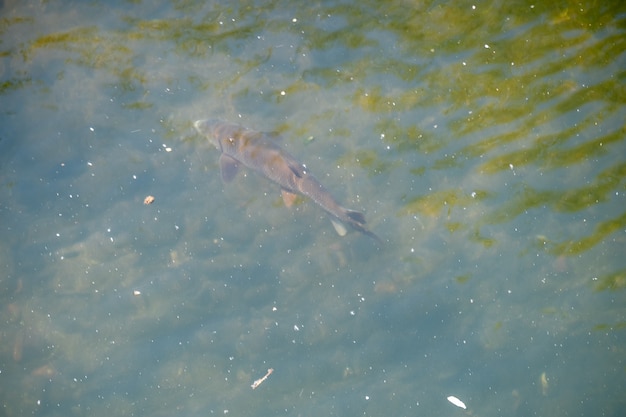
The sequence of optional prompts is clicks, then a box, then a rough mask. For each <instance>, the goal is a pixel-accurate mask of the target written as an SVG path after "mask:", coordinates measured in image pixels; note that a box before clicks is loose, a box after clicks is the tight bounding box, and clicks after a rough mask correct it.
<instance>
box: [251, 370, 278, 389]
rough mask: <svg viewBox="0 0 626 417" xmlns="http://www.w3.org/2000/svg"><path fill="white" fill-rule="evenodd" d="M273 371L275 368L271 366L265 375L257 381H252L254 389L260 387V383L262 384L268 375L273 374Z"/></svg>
mask: <svg viewBox="0 0 626 417" xmlns="http://www.w3.org/2000/svg"><path fill="white" fill-rule="evenodd" d="M272 372H274V369H273V368H270V369H268V370H267V373H266V374H265V375H263V376H262V377H261V378H259V379H257V380H256V381H254V382H253V383H252V385H250V386H251V387H252V389H256V387H258V386H259V385H261V384H262V383H263V381H265V380H266V379H267V377H268V376H270V375H271V374H272Z"/></svg>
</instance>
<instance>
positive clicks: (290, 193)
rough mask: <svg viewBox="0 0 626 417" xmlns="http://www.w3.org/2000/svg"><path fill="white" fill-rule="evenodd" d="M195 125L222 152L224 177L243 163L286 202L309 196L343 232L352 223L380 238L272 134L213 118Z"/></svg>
mask: <svg viewBox="0 0 626 417" xmlns="http://www.w3.org/2000/svg"><path fill="white" fill-rule="evenodd" d="M194 126H195V128H196V130H197V131H198V132H199V133H200V134H202V135H204V136H205V137H206V138H207V139H209V141H210V142H211V143H213V144H214V145H215V146H216V147H217V149H219V150H220V151H221V152H222V154H221V156H220V170H221V173H222V178H223V179H224V181H227V182H228V181H230V180H232V179H233V178H234V176H235V175H236V174H237V170H238V168H239V165H244V166H246V167H247V168H249V169H252V170H253V171H256V172H258V173H259V174H261V175H263V176H264V177H266V178H268V179H270V180H272V181H274V182H275V183H277V184H278V185H280V188H281V191H282V195H283V200H284V201H285V204H286V205H287V206H290V205H291V204H292V203H293V201H294V200H295V197H296V195H297V194H302V195H304V196H307V197H309V198H310V199H311V200H313V201H314V202H315V203H316V204H317V205H318V206H320V207H321V208H322V209H324V211H326V212H327V213H328V214H329V215H330V216H331V221H332V223H333V226H334V227H335V230H336V231H337V233H338V234H339V235H340V236H344V235H345V234H346V228H345V227H344V226H343V224H349V225H350V226H351V227H353V228H354V229H356V230H358V231H359V232H361V233H364V234H366V235H367V236H370V237H372V238H374V239H375V240H376V241H377V242H379V243H380V242H381V240H380V239H379V237H378V236H376V235H375V234H374V233H372V232H371V231H369V230H368V229H367V228H366V227H365V217H364V216H363V214H362V213H360V212H358V211H353V210H348V209H346V208H344V207H342V206H340V205H339V203H337V200H335V199H334V197H333V196H332V195H331V194H330V192H329V191H328V190H327V189H326V188H325V187H324V186H323V185H322V184H321V183H320V182H319V181H318V180H317V179H316V178H315V177H314V176H312V175H311V174H310V173H309V172H308V170H307V169H306V167H305V166H304V165H303V164H302V163H300V162H298V161H297V160H296V159H295V158H294V157H293V156H291V155H290V154H289V153H288V152H286V151H285V150H283V149H282V148H281V147H280V146H278V144H277V143H276V141H275V140H274V138H272V137H271V136H270V135H268V134H266V133H261V132H255V131H253V130H250V129H246V128H244V127H242V126H240V125H236V124H230V123H226V122H222V121H219V120H211V119H206V120H198V121H196V122H195V123H194Z"/></svg>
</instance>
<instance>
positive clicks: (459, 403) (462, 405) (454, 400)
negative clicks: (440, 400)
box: [448, 395, 467, 410]
mask: <svg viewBox="0 0 626 417" xmlns="http://www.w3.org/2000/svg"><path fill="white" fill-rule="evenodd" d="M448 401H450V402H451V403H452V404H454V405H456V406H457V407H459V408H462V409H463V410H466V409H467V407H466V406H465V403H464V402H463V401H461V400H459V399H458V398H456V397H455V396H454V395H450V396H449V397H448Z"/></svg>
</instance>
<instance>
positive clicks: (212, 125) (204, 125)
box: [193, 119, 224, 149]
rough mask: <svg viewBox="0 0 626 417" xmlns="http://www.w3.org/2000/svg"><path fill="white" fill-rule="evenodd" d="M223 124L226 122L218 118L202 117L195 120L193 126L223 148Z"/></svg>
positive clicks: (218, 146) (217, 146) (216, 145)
mask: <svg viewBox="0 0 626 417" xmlns="http://www.w3.org/2000/svg"><path fill="white" fill-rule="evenodd" d="M223 125H224V123H223V122H221V121H220V120H217V119H201V120H196V121H195V122H193V127H195V128H196V130H197V131H198V133H199V134H201V135H202V136H204V137H206V138H207V139H208V140H209V142H211V143H212V144H213V145H214V146H215V147H216V148H218V149H220V148H221V145H220V131H221V127H222V126H223Z"/></svg>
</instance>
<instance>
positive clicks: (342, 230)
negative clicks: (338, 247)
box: [330, 219, 348, 236]
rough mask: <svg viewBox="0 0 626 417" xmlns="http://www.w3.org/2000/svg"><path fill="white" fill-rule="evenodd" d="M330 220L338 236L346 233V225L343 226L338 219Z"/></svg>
mask: <svg viewBox="0 0 626 417" xmlns="http://www.w3.org/2000/svg"><path fill="white" fill-rule="evenodd" d="M330 221H331V223H332V224H333V227H334V228H335V232H337V234H338V235H339V236H345V235H346V233H348V230H347V229H346V226H344V224H343V223H341V222H340V221H339V220H335V219H330Z"/></svg>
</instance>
